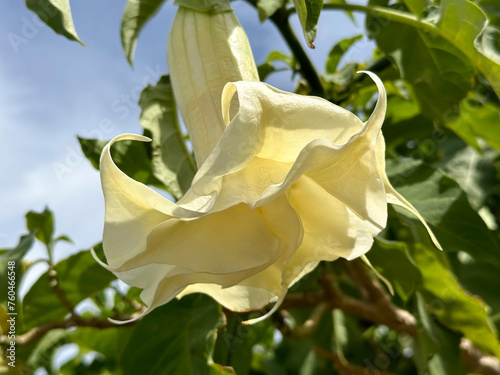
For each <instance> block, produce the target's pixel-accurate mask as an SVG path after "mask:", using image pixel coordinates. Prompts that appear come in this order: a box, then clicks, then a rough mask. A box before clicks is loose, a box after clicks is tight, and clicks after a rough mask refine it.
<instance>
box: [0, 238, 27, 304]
mask: <svg viewBox="0 0 500 375" xmlns="http://www.w3.org/2000/svg"><path fill="white" fill-rule="evenodd" d="M34 241H35V236H34V235H33V233H30V234H28V235H25V236H22V237H21V238H20V239H19V243H18V244H17V246H16V247H15V248H13V249H9V250H6V251H4V252H2V254H1V255H0V288H1V290H2V291H3V293H2V294H1V295H0V305H2V306H3V307H4V309H5V310H6V311H7V312H17V310H18V308H17V305H18V302H19V287H20V285H21V281H22V279H23V276H24V267H23V264H22V259H23V258H24V256H25V255H26V253H27V252H28V251H29V250H30V249H31V247H32V246H33V243H34ZM9 262H14V263H15V265H14V266H13V268H12V266H11V264H12V263H10V264H9ZM9 272H10V273H11V275H10V276H11V278H12V272H14V285H13V286H14V288H13V289H14V290H15V296H16V298H15V301H10V302H14V303H15V304H14V305H13V304H12V303H10V304H7V299H8V293H7V291H8V290H9V289H8V286H9Z"/></svg>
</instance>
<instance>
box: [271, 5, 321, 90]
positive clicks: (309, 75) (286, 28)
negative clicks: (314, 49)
mask: <svg viewBox="0 0 500 375" xmlns="http://www.w3.org/2000/svg"><path fill="white" fill-rule="evenodd" d="M269 19H270V20H271V21H272V22H273V23H274V24H275V25H276V27H277V28H278V30H279V32H280V33H281V36H282V37H283V39H285V41H286V43H287V44H288V47H290V49H291V50H292V53H293V55H294V56H295V58H296V59H297V61H298V62H299V65H300V68H299V70H300V73H301V74H302V76H303V77H304V78H305V79H306V80H307V82H308V83H309V85H310V86H311V95H316V96H321V97H324V96H325V90H324V88H323V85H322V84H321V80H320V78H319V75H318V73H317V72H316V69H315V68H314V66H313V64H312V63H311V60H309V57H307V55H306V53H305V51H304V49H303V48H302V46H301V45H300V43H299V41H298V40H297V37H296V36H295V34H294V33H293V30H292V28H291V27H290V22H288V14H287V12H286V10H285V9H281V10H279V11H277V12H276V13H274V14H273V15H272V16H271V17H270V18H269Z"/></svg>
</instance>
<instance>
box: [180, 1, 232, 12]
mask: <svg viewBox="0 0 500 375" xmlns="http://www.w3.org/2000/svg"><path fill="white" fill-rule="evenodd" d="M174 4H175V5H178V6H183V7H186V8H190V9H193V10H196V11H199V12H208V13H221V12H228V11H232V9H231V4H229V0H175V1H174Z"/></svg>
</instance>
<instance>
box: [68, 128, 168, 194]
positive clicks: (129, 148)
mask: <svg viewBox="0 0 500 375" xmlns="http://www.w3.org/2000/svg"><path fill="white" fill-rule="evenodd" d="M78 141H79V142H80V147H81V148H82V151H83V154H84V155H85V156H86V157H87V159H88V160H89V161H90V162H91V163H92V165H93V166H94V168H96V169H99V160H100V158H101V153H102V149H103V148H104V146H105V145H106V144H107V143H108V141H100V140H98V139H87V138H80V137H79V138H78ZM148 147H149V144H148V143H144V142H132V141H120V142H118V143H116V144H114V145H113V147H112V148H111V156H112V157H113V161H114V162H115V163H116V165H117V166H118V168H120V169H121V170H122V171H123V172H124V173H126V174H127V175H128V176H130V177H132V178H133V179H134V180H136V181H139V182H142V183H143V184H147V185H154V186H157V187H162V188H164V186H163V184H162V183H161V182H160V181H158V179H157V178H156V177H155V176H154V175H153V166H152V163H151V158H150V157H149V156H148Z"/></svg>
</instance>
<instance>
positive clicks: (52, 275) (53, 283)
mask: <svg viewBox="0 0 500 375" xmlns="http://www.w3.org/2000/svg"><path fill="white" fill-rule="evenodd" d="M49 285H50V287H51V288H52V290H53V291H54V293H55V295H56V297H57V299H58V300H59V301H61V303H62V304H63V306H64V307H66V308H67V309H68V311H69V312H70V313H71V314H73V313H74V310H75V306H74V305H73V304H72V303H71V301H70V300H69V299H68V298H67V297H66V294H65V293H64V291H63V290H62V289H61V287H60V286H59V279H58V278H57V272H56V270H55V269H54V268H52V267H51V268H50V269H49Z"/></svg>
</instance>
